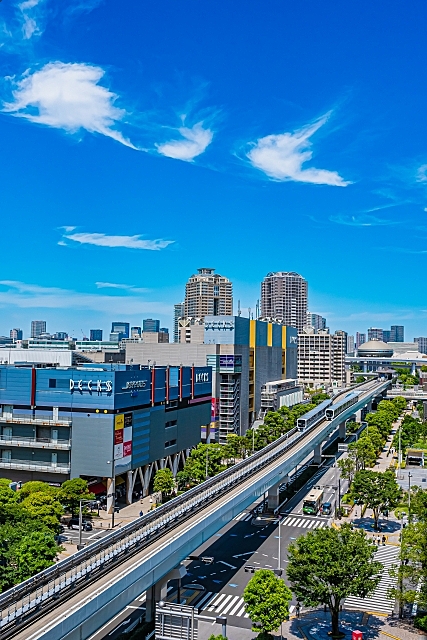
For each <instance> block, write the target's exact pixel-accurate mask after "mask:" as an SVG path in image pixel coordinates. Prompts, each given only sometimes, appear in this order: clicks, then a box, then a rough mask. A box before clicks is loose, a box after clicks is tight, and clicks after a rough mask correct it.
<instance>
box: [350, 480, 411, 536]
mask: <svg viewBox="0 0 427 640" xmlns="http://www.w3.org/2000/svg"><path fill="white" fill-rule="evenodd" d="M351 495H352V496H353V498H354V499H355V500H357V501H358V502H359V503H363V504H365V505H366V506H367V507H368V508H369V509H372V512H373V515H374V527H375V529H378V520H379V515H380V511H382V510H384V509H386V508H387V509H388V508H392V507H394V506H396V505H397V504H398V501H399V497H400V495H401V489H400V487H399V485H398V484H397V482H396V479H395V477H394V473H393V472H392V471H384V472H380V471H370V470H368V469H362V470H361V471H358V472H357V473H356V475H355V476H354V479H353V484H352V487H351Z"/></svg>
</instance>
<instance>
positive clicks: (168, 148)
mask: <svg viewBox="0 0 427 640" xmlns="http://www.w3.org/2000/svg"><path fill="white" fill-rule="evenodd" d="M177 131H178V133H179V134H180V135H181V139H179V140H169V141H168V142H164V143H162V144H156V145H155V146H156V149H157V151H158V153H160V154H161V155H163V156H166V157H168V158H174V159H175V160H184V161H185V162H192V161H193V160H194V158H197V156H200V155H201V154H202V153H204V151H206V149H207V147H208V146H209V145H210V143H211V142H212V139H213V136H214V133H213V131H212V130H211V129H205V128H204V127H203V122H198V123H197V124H195V125H194V126H193V127H191V128H188V127H180V128H179V129H178V130H177Z"/></svg>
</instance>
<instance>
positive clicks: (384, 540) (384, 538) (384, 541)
mask: <svg viewBox="0 0 427 640" xmlns="http://www.w3.org/2000/svg"><path fill="white" fill-rule="evenodd" d="M382 540H383V547H384V546H385V543H386V541H387V538H386V536H383V537H382Z"/></svg>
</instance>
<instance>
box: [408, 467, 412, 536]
mask: <svg viewBox="0 0 427 640" xmlns="http://www.w3.org/2000/svg"><path fill="white" fill-rule="evenodd" d="M411 478H412V473H411V472H409V473H408V485H409V486H408V524H411Z"/></svg>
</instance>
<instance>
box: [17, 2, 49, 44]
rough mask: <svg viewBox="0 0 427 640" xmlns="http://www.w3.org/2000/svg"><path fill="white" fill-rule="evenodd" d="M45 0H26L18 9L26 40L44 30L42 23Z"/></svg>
mask: <svg viewBox="0 0 427 640" xmlns="http://www.w3.org/2000/svg"><path fill="white" fill-rule="evenodd" d="M44 4H45V0H24V2H20V3H19V4H18V5H17V6H18V10H19V11H20V13H21V18H22V35H23V37H24V40H29V39H30V38H32V36H34V35H36V36H39V35H41V34H42V32H43V28H42V25H41V21H42V16H43V10H44Z"/></svg>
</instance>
